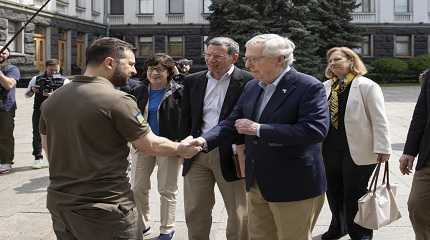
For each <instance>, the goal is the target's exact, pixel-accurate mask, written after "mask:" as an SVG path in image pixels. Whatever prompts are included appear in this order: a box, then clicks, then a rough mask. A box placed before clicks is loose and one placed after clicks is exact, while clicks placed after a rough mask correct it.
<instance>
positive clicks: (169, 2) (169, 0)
mask: <svg viewBox="0 0 430 240" xmlns="http://www.w3.org/2000/svg"><path fill="white" fill-rule="evenodd" d="M172 1H182V11H181V12H173V11H172V10H171V8H170V5H171V2H172ZM184 13H185V0H168V14H184Z"/></svg>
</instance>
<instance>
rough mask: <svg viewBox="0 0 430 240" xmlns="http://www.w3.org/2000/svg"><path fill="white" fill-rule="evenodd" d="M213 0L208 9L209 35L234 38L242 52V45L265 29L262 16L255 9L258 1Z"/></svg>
mask: <svg viewBox="0 0 430 240" xmlns="http://www.w3.org/2000/svg"><path fill="white" fill-rule="evenodd" d="M252 2H253V1H245V0H214V1H212V5H211V6H209V9H210V10H211V11H212V13H211V14H210V15H209V16H208V20H209V22H210V31H209V37H210V38H211V37H215V36H224V37H231V38H233V39H234V40H236V41H237V42H238V43H239V44H240V46H241V51H242V53H243V46H244V44H245V43H246V41H247V40H248V39H250V38H251V37H252V36H254V35H256V34H258V33H262V32H264V30H265V24H264V23H263V22H262V21H263V18H262V16H261V14H260V13H259V12H258V11H257V9H259V6H258V5H259V4H260V5H261V3H259V1H255V2H256V3H254V4H253V3H252Z"/></svg>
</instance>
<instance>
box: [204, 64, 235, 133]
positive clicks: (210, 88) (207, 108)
mask: <svg viewBox="0 0 430 240" xmlns="http://www.w3.org/2000/svg"><path fill="white" fill-rule="evenodd" d="M233 71H234V65H232V66H231V67H230V69H229V70H228V71H227V72H226V73H225V74H224V75H223V76H222V77H221V79H219V80H217V79H215V78H213V77H212V75H211V72H208V73H207V74H206V77H207V78H208V84H207V86H206V93H205V98H204V102H203V124H202V133H206V132H208V131H209V130H210V129H211V128H213V127H215V126H216V125H217V124H218V122H219V116H220V114H221V109H222V105H223V103H224V99H225V95H226V93H227V89H228V85H229V84H230V79H231V74H232V73H233Z"/></svg>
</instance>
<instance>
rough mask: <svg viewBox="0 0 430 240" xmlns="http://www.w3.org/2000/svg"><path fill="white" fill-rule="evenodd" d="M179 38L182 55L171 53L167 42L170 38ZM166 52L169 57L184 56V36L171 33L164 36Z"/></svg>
mask: <svg viewBox="0 0 430 240" xmlns="http://www.w3.org/2000/svg"><path fill="white" fill-rule="evenodd" d="M175 37H178V38H181V39H182V40H181V41H182V55H180V56H179V55H172V53H171V52H170V51H169V44H170V42H171V41H170V39H171V38H175ZM166 38H167V39H166V52H167V54H169V55H170V56H171V57H185V37H184V36H178V35H171V36H166Z"/></svg>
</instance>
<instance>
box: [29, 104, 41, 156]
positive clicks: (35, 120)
mask: <svg viewBox="0 0 430 240" xmlns="http://www.w3.org/2000/svg"><path fill="white" fill-rule="evenodd" d="M39 119H40V109H39V108H35V109H34V110H33V116H32V124H33V156H34V158H35V159H40V158H42V157H43V156H42V139H41V137H40V132H39Z"/></svg>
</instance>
